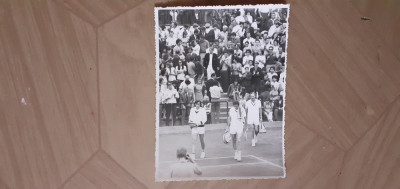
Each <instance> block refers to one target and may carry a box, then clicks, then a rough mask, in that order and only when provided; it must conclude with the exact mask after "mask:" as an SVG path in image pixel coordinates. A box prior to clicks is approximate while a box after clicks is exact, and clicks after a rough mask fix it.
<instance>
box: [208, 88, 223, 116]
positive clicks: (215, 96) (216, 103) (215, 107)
mask: <svg viewBox="0 0 400 189" xmlns="http://www.w3.org/2000/svg"><path fill="white" fill-rule="evenodd" d="M209 90H210V96H211V102H212V112H213V114H214V116H212V119H213V123H218V122H219V120H218V119H219V114H220V99H221V94H222V93H223V92H224V91H223V90H222V88H221V86H220V85H219V84H218V85H214V86H211V87H210V89H209Z"/></svg>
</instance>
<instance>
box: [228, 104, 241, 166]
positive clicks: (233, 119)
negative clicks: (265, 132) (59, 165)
mask: <svg viewBox="0 0 400 189" xmlns="http://www.w3.org/2000/svg"><path fill="white" fill-rule="evenodd" d="M245 118H246V111H245V110H244V108H242V107H240V106H239V102H238V101H234V102H233V107H231V108H230V109H229V117H228V126H227V128H226V130H225V132H229V133H230V134H231V137H232V145H233V150H235V156H234V159H235V160H237V161H241V160H242V152H241V151H240V143H241V138H242V134H243V126H244V123H245Z"/></svg>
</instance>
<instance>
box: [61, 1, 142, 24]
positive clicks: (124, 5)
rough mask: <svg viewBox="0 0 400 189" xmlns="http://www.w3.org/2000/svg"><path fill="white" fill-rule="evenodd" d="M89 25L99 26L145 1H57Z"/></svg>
mask: <svg viewBox="0 0 400 189" xmlns="http://www.w3.org/2000/svg"><path fill="white" fill-rule="evenodd" d="M56 1H57V2H59V3H60V4H61V5H62V6H64V7H65V8H66V9H67V10H69V11H71V12H73V13H74V14H76V15H77V16H79V17H80V18H82V19H83V20H85V21H87V22H88V23H90V24H92V25H94V26H99V25H101V24H104V23H105V22H107V21H109V20H111V19H113V18H115V17H117V16H119V15H120V14H121V13H123V12H124V11H126V10H129V9H131V8H133V7H135V6H136V5H137V4H139V3H141V2H143V0H112V1H109V0H80V1H77V0H56Z"/></svg>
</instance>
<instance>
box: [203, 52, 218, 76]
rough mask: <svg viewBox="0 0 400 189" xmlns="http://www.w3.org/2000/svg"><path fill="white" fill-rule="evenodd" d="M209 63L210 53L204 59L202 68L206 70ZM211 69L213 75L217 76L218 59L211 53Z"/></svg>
mask: <svg viewBox="0 0 400 189" xmlns="http://www.w3.org/2000/svg"><path fill="white" fill-rule="evenodd" d="M209 63H210V53H207V54H206V56H205V57H204V61H203V66H204V68H205V69H206V70H207V67H208V64H209ZM212 68H213V70H214V71H215V74H216V75H217V77H218V76H219V69H220V64H219V59H218V55H217V54H215V53H213V56H212Z"/></svg>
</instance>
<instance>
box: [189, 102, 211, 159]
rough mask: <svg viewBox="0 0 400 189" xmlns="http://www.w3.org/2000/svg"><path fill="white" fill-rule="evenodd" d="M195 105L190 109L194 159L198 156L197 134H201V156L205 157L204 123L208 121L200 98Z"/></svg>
mask: <svg viewBox="0 0 400 189" xmlns="http://www.w3.org/2000/svg"><path fill="white" fill-rule="evenodd" d="M194 105H195V107H193V108H192V109H191V110H190V114H189V125H190V126H191V130H192V159H195V157H196V149H195V142H196V140H197V135H199V138H200V143H201V149H202V152H201V155H200V158H205V156H206V153H205V151H204V150H205V147H206V145H205V143H204V132H205V130H204V124H205V123H206V121H207V114H206V110H205V109H204V108H203V107H201V102H200V101H199V100H198V101H196V102H195V103H194Z"/></svg>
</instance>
